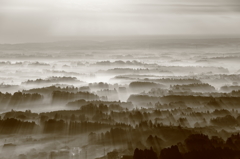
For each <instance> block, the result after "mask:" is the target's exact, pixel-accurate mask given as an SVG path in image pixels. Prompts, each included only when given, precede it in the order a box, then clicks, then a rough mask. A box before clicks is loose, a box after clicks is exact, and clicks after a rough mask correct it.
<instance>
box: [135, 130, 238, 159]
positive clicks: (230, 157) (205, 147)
mask: <svg viewBox="0 0 240 159" xmlns="http://www.w3.org/2000/svg"><path fill="white" fill-rule="evenodd" d="M150 156H151V158H153V159H203V158H204V159H219V158H222V159H236V158H239V157H240V135H239V134H236V135H231V136H230V137H229V138H228V139H227V140H226V142H225V141H224V140H223V139H222V138H220V137H217V136H213V137H212V138H211V139H209V137H208V136H207V135H204V134H191V135H189V136H188V137H187V138H186V139H185V140H184V143H178V144H177V145H172V146H171V147H167V148H163V149H162V150H161V152H160V154H159V155H157V153H156V152H155V151H154V150H153V149H152V148H150V150H148V149H145V150H139V149H138V148H136V149H135V151H134V156H133V158H134V159H148V158H150Z"/></svg>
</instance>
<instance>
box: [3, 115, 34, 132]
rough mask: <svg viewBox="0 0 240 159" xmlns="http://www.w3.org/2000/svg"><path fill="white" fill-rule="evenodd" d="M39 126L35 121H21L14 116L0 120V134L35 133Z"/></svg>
mask: <svg viewBox="0 0 240 159" xmlns="http://www.w3.org/2000/svg"><path fill="white" fill-rule="evenodd" d="M38 130H39V126H38V125H36V123H35V122H28V121H21V120H17V119H14V118H7V119H4V120H0V134H26V133H27V134H30V133H36V132H37V131H38Z"/></svg>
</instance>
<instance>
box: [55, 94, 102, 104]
mask: <svg viewBox="0 0 240 159" xmlns="http://www.w3.org/2000/svg"><path fill="white" fill-rule="evenodd" d="M78 99H85V100H99V97H98V96H97V95H95V94H93V93H89V92H77V93H72V92H65V91H54V92H53V93H52V103H53V104H55V103H62V102H65V103H67V102H69V101H71V100H78Z"/></svg>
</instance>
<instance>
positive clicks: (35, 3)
mask: <svg viewBox="0 0 240 159" xmlns="http://www.w3.org/2000/svg"><path fill="white" fill-rule="evenodd" d="M239 28H240V0H201V1H199V0H0V43H24V42H48V41H59V40H69V39H78V38H80V39H81V38H86V37H96V36H110V37H111V36H126V37H127V36H145V35H149V36H151V35H154V36H155V35H159V36H161V35H162V36H163V35H171V36H175V35H176V36H177V35H183V36H185V35H190V36H195V35H204V36H205V35H209V36H221V35H223V36H225V35H226V36H238V35H240V29H239Z"/></svg>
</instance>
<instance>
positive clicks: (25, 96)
mask: <svg viewBox="0 0 240 159" xmlns="http://www.w3.org/2000/svg"><path fill="white" fill-rule="evenodd" d="M42 100H43V96H41V95H40V94H37V93H33V94H30V93H22V92H15V93H14V94H10V93H2V92H0V103H1V106H12V107H14V106H19V105H23V104H25V105H28V104H32V103H38V102H41V101H42Z"/></svg>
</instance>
